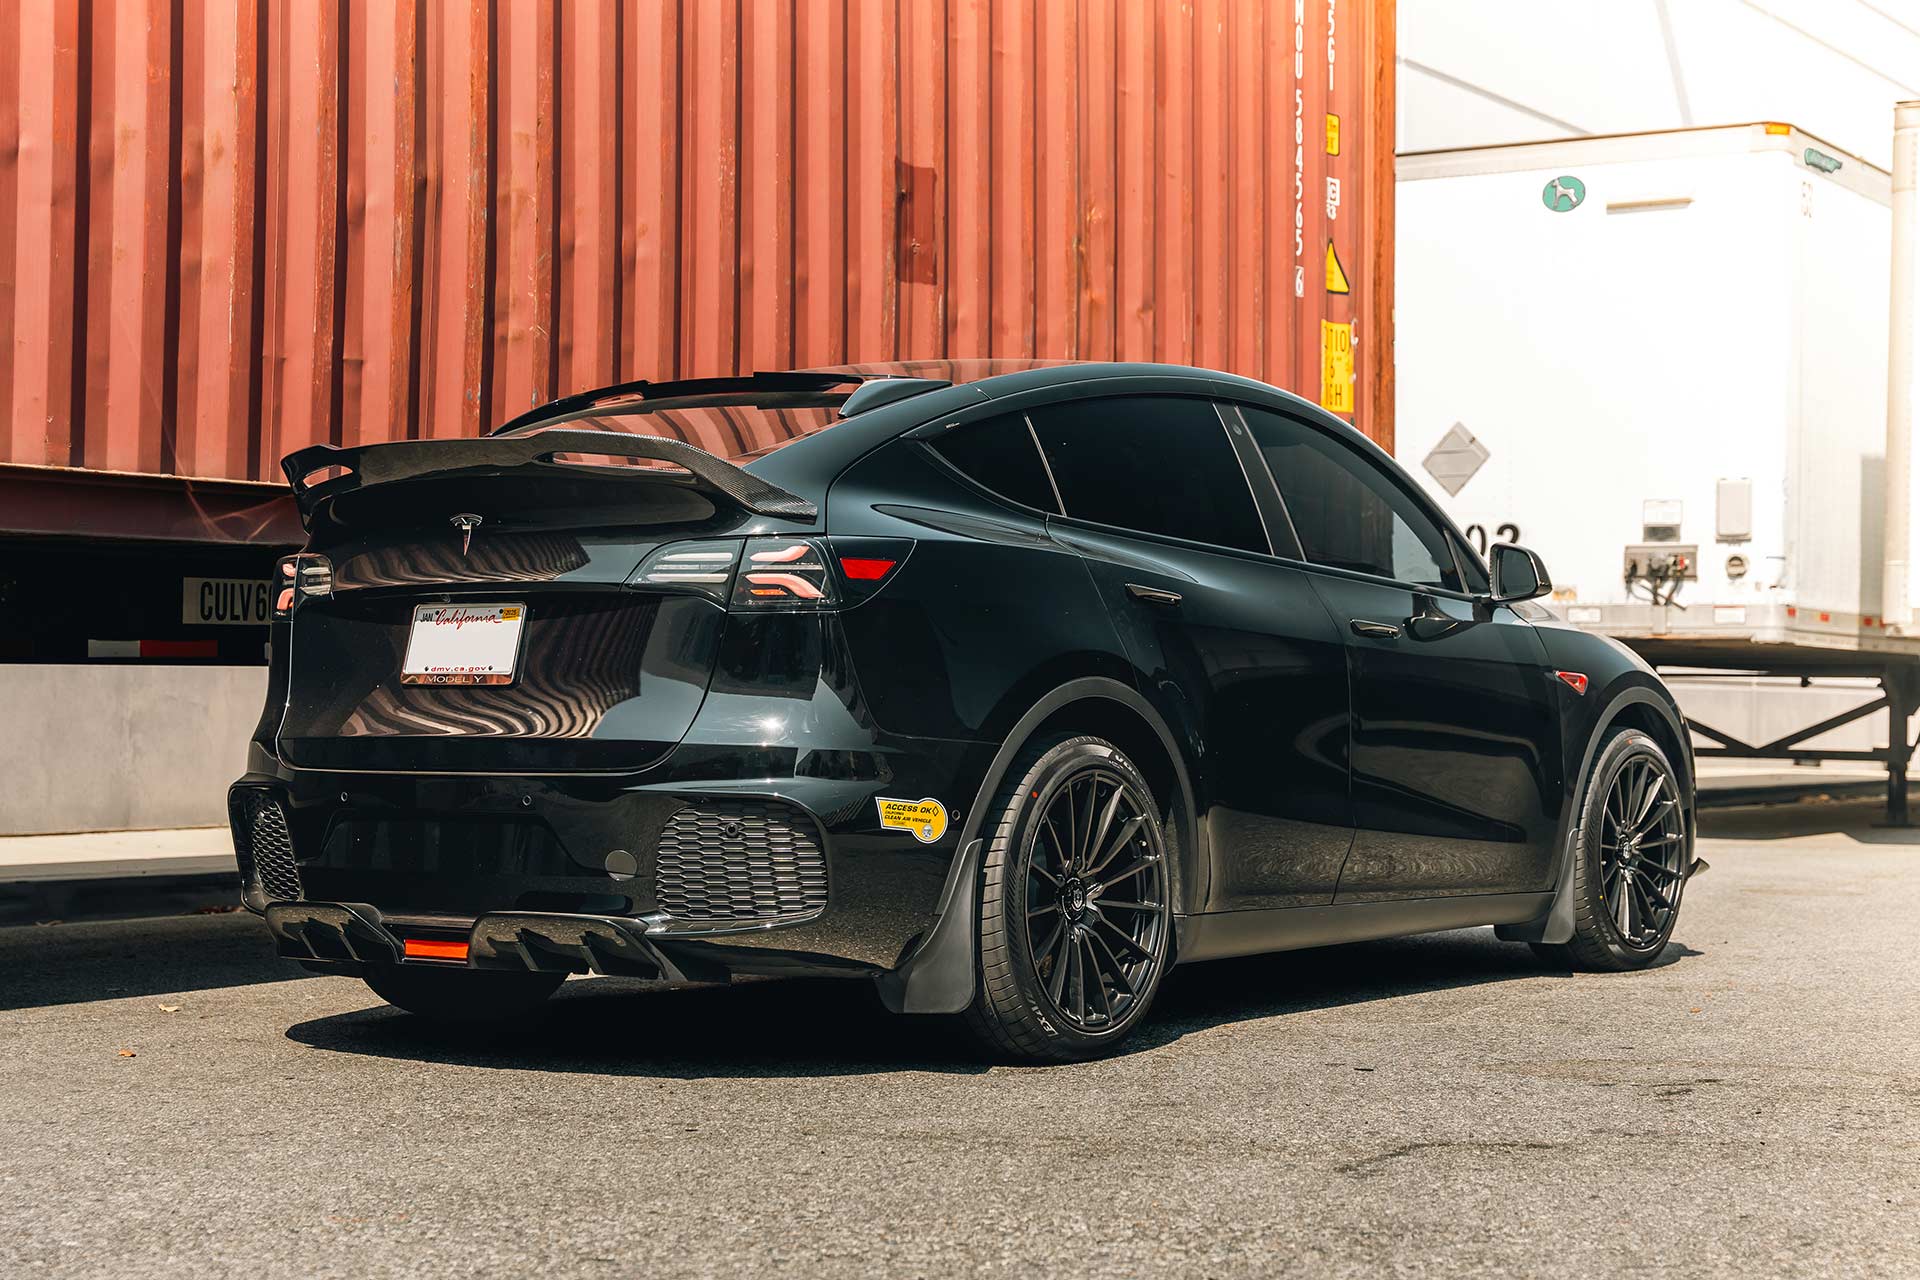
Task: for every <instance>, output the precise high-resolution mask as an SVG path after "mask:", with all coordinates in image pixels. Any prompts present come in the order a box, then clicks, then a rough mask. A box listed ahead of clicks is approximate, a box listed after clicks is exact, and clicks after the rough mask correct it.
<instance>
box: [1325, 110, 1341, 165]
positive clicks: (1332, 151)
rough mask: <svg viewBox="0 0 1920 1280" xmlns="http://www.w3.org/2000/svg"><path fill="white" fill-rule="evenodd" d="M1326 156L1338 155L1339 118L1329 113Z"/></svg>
mask: <svg viewBox="0 0 1920 1280" xmlns="http://www.w3.org/2000/svg"><path fill="white" fill-rule="evenodd" d="M1327 154H1328V155H1330V156H1337V155H1339V154H1340V117H1339V116H1337V115H1335V114H1333V112H1331V111H1329V112H1327Z"/></svg>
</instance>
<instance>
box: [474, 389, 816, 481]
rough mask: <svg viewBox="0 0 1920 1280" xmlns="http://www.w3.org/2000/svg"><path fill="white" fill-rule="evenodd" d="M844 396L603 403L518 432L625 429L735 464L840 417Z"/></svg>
mask: <svg viewBox="0 0 1920 1280" xmlns="http://www.w3.org/2000/svg"><path fill="white" fill-rule="evenodd" d="M845 400H846V397H845V396H844V395H810V394H804V395H785V396H768V395H764V394H763V395H759V396H756V397H754V398H753V399H752V400H751V401H748V400H745V399H729V398H727V397H724V396H701V397H699V398H698V399H697V400H696V399H694V398H691V397H689V398H687V399H683V400H678V401H672V400H667V401H661V402H660V403H659V404H658V405H645V404H641V403H639V402H637V401H636V402H634V403H633V404H630V405H629V404H613V405H598V406H596V407H594V408H593V409H590V410H588V411H586V412H585V413H582V414H579V415H577V416H570V417H567V418H562V419H556V420H553V421H549V422H541V423H538V424H536V425H532V426H528V427H523V428H521V429H520V430H518V431H515V432H513V433H512V434H514V435H525V434H528V433H530V432H534V431H545V430H549V429H552V428H555V427H559V428H565V429H571V430H576V431H581V430H590V431H624V432H626V433H627V434H628V435H636V436H656V437H660V438H663V439H667V440H680V441H683V442H685V443H687V444H690V445H692V446H694V447H695V448H696V449H704V450H706V451H707V452H708V453H710V454H712V455H713V456H714V457H716V458H725V459H726V460H727V461H728V462H731V463H734V464H735V465H736V466H737V465H740V464H743V463H747V462H751V461H753V460H754V459H755V458H764V457H766V456H767V455H768V454H770V453H772V452H773V451H774V450H776V449H779V448H781V447H782V446H784V445H789V444H792V443H793V442H794V441H795V440H800V439H804V438H805V437H807V436H810V435H813V434H814V433H815V432H818V431H824V430H826V429H827V428H828V427H831V426H833V425H834V424H835V423H837V422H839V421H840V420H841V419H840V406H841V404H842V403H844V402H845Z"/></svg>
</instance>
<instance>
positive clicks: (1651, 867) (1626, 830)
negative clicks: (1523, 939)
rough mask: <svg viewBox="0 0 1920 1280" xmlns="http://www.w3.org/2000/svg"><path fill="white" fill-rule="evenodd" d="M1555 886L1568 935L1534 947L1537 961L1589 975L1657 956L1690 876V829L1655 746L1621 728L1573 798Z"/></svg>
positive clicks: (1674, 779)
mask: <svg viewBox="0 0 1920 1280" xmlns="http://www.w3.org/2000/svg"><path fill="white" fill-rule="evenodd" d="M1577 813H1578V815H1579V825H1578V826H1577V827H1576V828H1575V830H1574V833H1573V845H1572V848H1571V849H1570V850H1569V851H1568V853H1569V855H1570V860H1569V863H1568V872H1569V874H1570V875H1571V876H1572V877H1573V879H1572V883H1571V884H1569V885H1567V886H1565V892H1567V893H1568V894H1569V895H1570V905H1571V907H1572V912H1573V936H1572V937H1570V938H1568V939H1567V940H1566V941H1565V942H1560V943H1545V942H1536V943H1534V944H1533V948H1534V950H1535V951H1537V952H1538V953H1539V954H1540V955H1541V956H1542V957H1543V958H1544V959H1547V960H1550V961H1552V962H1553V963H1555V964H1564V965H1566V966H1568V967H1569V968H1573V969H1585V970H1592V971H1596V972H1604V971H1609V970H1612V971H1618V970H1623V969H1644V968H1646V967H1647V966H1648V965H1650V964H1652V963H1654V961H1655V960H1657V959H1658V958H1659V957H1660V954H1661V953H1662V952H1663V951H1665V950H1666V946H1667V942H1668V941H1669V939H1671V938H1672V936H1673V929H1674V925H1675V923H1676V922H1677V921H1678V919H1679V915H1680V896H1681V894H1682V893H1683V892H1684V890H1685V889H1686V884H1687V877H1688V876H1689V875H1690V874H1692V871H1693V830H1692V827H1691V826H1690V824H1689V823H1688V821H1687V813H1686V810H1685V808H1684V807H1683V805H1682V802H1681V793H1680V780H1679V778H1678V776H1677V775H1676V774H1675V773H1674V771H1673V765H1672V764H1671V763H1670V762H1669V761H1668V759H1667V756H1666V753H1665V752H1664V751H1662V750H1661V749H1660V744H1659V743H1658V742H1655V741H1654V740H1653V739H1652V738H1650V737H1648V736H1647V735H1646V734H1644V733H1642V732H1641V731H1640V730H1638V729H1621V730H1619V731H1618V732H1616V733H1615V734H1614V735H1613V736H1612V737H1611V738H1609V739H1608V740H1607V742H1606V744H1605V745H1604V746H1602V747H1601V749H1600V751H1599V752H1598V753H1597V755H1596V757H1595V759H1594V762H1593V766H1592V768H1591V769H1590V770H1589V771H1588V773H1587V778H1586V782H1585V785H1584V788H1583V790H1582V792H1581V795H1580V801H1579V809H1578V810H1577Z"/></svg>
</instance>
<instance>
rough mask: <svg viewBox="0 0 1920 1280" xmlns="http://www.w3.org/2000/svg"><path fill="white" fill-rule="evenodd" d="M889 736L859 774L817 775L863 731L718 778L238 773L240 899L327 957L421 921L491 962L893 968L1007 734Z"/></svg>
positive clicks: (702, 764) (279, 937)
mask: <svg viewBox="0 0 1920 1280" xmlns="http://www.w3.org/2000/svg"><path fill="white" fill-rule="evenodd" d="M875 745H877V744H874V743H872V742H869V743H868V744H867V747H866V751H867V752H868V753H869V755H868V758H867V762H866V763H864V764H863V763H860V762H853V765H854V767H853V768H850V769H849V770H848V771H849V772H858V773H861V774H866V775H877V776H861V777H824V776H816V775H817V774H819V773H822V772H825V771H826V769H825V765H826V764H827V763H833V764H836V765H845V764H848V763H849V759H848V757H849V756H850V753H846V752H841V753H836V754H834V755H831V756H829V757H827V760H826V761H822V760H820V759H819V758H818V757H815V758H813V759H811V760H804V761H803V760H801V759H798V758H796V755H795V753H792V752H786V753H784V754H785V756H786V759H785V760H784V761H781V762H780V763H785V764H787V765H788V766H789V769H790V772H789V773H788V774H787V776H779V775H775V776H766V775H767V774H768V773H772V772H773V770H772V769H771V768H769V767H768V766H770V765H773V764H775V763H776V761H775V760H774V759H771V758H769V757H770V756H772V755H773V754H774V753H773V752H769V751H767V750H765V749H761V750H759V751H756V752H747V751H740V752H736V753H732V754H731V755H730V757H729V758H727V759H726V760H725V764H726V765H728V766H730V767H732V768H733V769H735V770H743V769H744V770H753V771H754V772H756V773H759V774H760V776H756V777H752V778H732V779H727V778H711V777H710V778H708V779H707V780H701V781H695V780H694V779H692V778H687V777H684V776H681V777H674V776H671V775H670V774H669V776H664V777H663V776H661V775H662V774H663V773H668V770H666V769H662V770H657V771H650V775H640V776H634V777H628V778H606V777H554V778H486V777H422V776H395V775H384V774H341V773H318V772H314V771H304V770H291V769H286V768H284V767H274V768H273V769H272V771H271V772H266V771H255V772H252V773H249V774H247V775H246V776H245V777H243V778H241V779H240V780H239V781H238V782H236V783H235V784H234V786H233V788H232V790H231V792H230V812H231V816H232V821H233V834H234V841H235V849H236V855H237V858H238V861H239V867H240V872H241V884H242V896H243V901H244V902H245V904H246V905H247V907H248V908H249V909H250V910H252V911H254V912H255V913H257V914H261V915H264V916H266V917H267V919H268V923H269V925H270V927H272V929H273V933H274V937H275V939H276V941H277V942H278V943H279V945H280V948H281V951H282V953H283V954H285V955H288V956H290V957H292V958H295V959H299V960H303V961H307V962H309V963H313V964H323V963H324V964H332V965H335V966H345V967H355V966H363V965H365V964H369V963H388V962H391V961H392V960H394V959H397V958H398V957H399V951H398V949H397V948H398V946H399V940H400V939H403V938H405V937H410V936H419V937H430V938H440V939H456V938H458V939H465V940H467V941H468V943H469V955H470V963H472V964H473V965H474V966H475V967H483V968H486V967H522V968H556V969H562V970H570V971H593V972H599V973H628V974H632V975H635V976H665V977H674V976H692V975H694V974H696V973H697V974H700V975H702V976H706V977H718V976H724V975H725V974H729V973H793V972H867V973H874V972H883V971H887V970H891V969H894V968H896V967H897V966H898V965H899V964H900V963H901V962H902V960H903V959H904V958H905V957H906V956H907V954H908V953H909V952H910V951H911V950H912V949H913V947H914V946H915V945H916V944H917V942H918V941H919V939H921V938H922V937H924V936H925V934H926V933H927V931H928V930H930V929H931V927H932V925H933V923H934V921H935V919H936V918H937V916H938V913H939V907H940V901H941V895H942V891H943V888H944V886H945V883H946V880H947V878H948V873H949V871H950V869H951V867H952V866H953V865H954V861H955V856H956V854H957V852H958V847H959V833H960V829H961V825H962V823H963V822H964V820H965V817H966V813H967V810H968V808H969V807H970V805H971V803H972V800H973V797H974V794H975V791H976V789H977V787H978V782H979V778H980V777H981V776H982V775H983V774H984V771H985V768H986V765H987V762H988V760H989V758H990V751H989V750H988V749H987V748H985V747H978V746H975V745H973V744H968V743H959V742H947V741H941V740H914V741H912V742H899V741H895V742H892V743H890V744H888V746H889V750H888V751H887V752H886V754H885V755H884V756H873V755H871V754H870V753H871V752H872V751H873V748H874V746H875ZM720 763H721V761H720V760H717V759H715V758H712V757H706V758H704V759H702V760H700V761H699V763H698V765H697V767H690V768H689V770H688V771H689V772H698V773H708V774H711V773H713V772H717V771H718V770H717V768H715V766H716V765H718V764H720ZM668 764H669V765H671V764H672V762H671V761H669V762H668ZM876 765H877V767H876ZM763 770H764V772H762V771H763ZM882 798H889V799H904V800H911V801H918V800H921V799H922V798H934V799H937V800H938V801H939V803H940V804H941V805H942V806H943V807H944V808H945V810H946V812H947V815H948V821H947V823H946V829H945V830H944V832H942V833H941V834H940V836H939V837H938V838H937V839H935V840H932V841H927V842H923V841H921V840H920V839H918V838H917V837H916V836H915V834H914V833H912V832H910V831H906V830H900V829H897V828H894V829H889V828H886V827H883V826H882V825H881V823H880V806H879V804H878V801H879V800H880V799H882ZM262 814H264V815H266V818H265V819H262V818H261V817H260V816H259V815H262ZM256 848H258V849H259V850H261V856H257V857H256V856H255V850H256ZM703 877H704V878H703ZM623 966H624V967H623Z"/></svg>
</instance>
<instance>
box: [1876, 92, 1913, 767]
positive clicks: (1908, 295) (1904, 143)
mask: <svg viewBox="0 0 1920 1280" xmlns="http://www.w3.org/2000/svg"><path fill="white" fill-rule="evenodd" d="M1892 268H1893V269H1892V272H1891V273H1890V274H1891V276H1892V282H1891V289H1890V299H1889V304H1888V311H1887V461H1886V525H1885V530H1886V533H1885V542H1884V546H1883V552H1882V566H1881V567H1882V575H1881V580H1880V583H1881V591H1880V613H1881V617H1882V618H1883V619H1884V620H1885V622H1886V624H1887V626H1888V627H1890V628H1894V629H1896V630H1900V631H1910V630H1911V629H1912V626H1913V601H1912V598H1911V585H1912V584H1911V583H1910V582H1909V580H1908V574H1909V573H1910V572H1911V569H1912V566H1913V564H1914V563H1915V561H1916V558H1920V557H1916V554H1915V550H1916V549H1915V548H1914V547H1913V546H1912V545H1911V539H1912V510H1913V490H1912V485H1913V466H1912V456H1913V455H1912V450H1913V410H1914V401H1915V399H1916V392H1917V391H1920V388H1917V387H1916V386H1915V376H1916V372H1917V371H1920V364H1916V362H1915V358H1914V357H1915V352H1914V340H1915V329H1914V308H1915V306H1916V305H1920V297H1917V296H1916V295H1920V102H1902V103H1899V104H1898V105H1896V106H1895V107H1894V109H1893V260H1892ZM1901 802H1902V804H1904V803H1905V795H1904V793H1902V800H1901Z"/></svg>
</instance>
